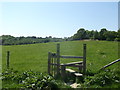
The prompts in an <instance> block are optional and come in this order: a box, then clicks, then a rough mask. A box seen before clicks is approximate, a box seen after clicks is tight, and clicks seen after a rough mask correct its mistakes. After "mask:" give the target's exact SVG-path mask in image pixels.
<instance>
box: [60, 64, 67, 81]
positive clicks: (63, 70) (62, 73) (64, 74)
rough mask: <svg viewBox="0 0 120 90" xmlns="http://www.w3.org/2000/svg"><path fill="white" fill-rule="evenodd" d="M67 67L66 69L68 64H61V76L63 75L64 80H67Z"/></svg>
mask: <svg viewBox="0 0 120 90" xmlns="http://www.w3.org/2000/svg"><path fill="white" fill-rule="evenodd" d="M65 69H66V66H65V65H61V76H62V79H63V80H64V81H66V71H65Z"/></svg>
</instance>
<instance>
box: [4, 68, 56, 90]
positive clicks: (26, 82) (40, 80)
mask: <svg viewBox="0 0 120 90" xmlns="http://www.w3.org/2000/svg"><path fill="white" fill-rule="evenodd" d="M2 80H3V81H6V82H10V81H12V82H11V83H10V84H11V85H16V84H17V86H16V87H15V88H29V89H48V88H50V89H52V88H54V89H56V88H58V85H57V83H56V81H55V80H54V78H53V77H51V76H49V75H46V74H43V73H40V72H33V71H31V70H29V71H25V72H23V73H22V74H19V73H18V72H17V71H14V70H13V69H7V70H5V71H4V72H3V73H2ZM3 88H6V87H3Z"/></svg>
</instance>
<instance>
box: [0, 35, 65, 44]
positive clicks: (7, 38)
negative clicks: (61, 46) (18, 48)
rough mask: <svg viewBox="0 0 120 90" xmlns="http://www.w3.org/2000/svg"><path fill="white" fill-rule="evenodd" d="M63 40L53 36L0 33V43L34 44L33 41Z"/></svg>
mask: <svg viewBox="0 0 120 90" xmlns="http://www.w3.org/2000/svg"><path fill="white" fill-rule="evenodd" d="M61 41H63V39H62V38H55V37H53V38H52V36H49V37H45V38H42V37H36V36H29V37H24V36H21V37H14V36H11V35H2V36H0V45H22V44H35V43H47V42H61Z"/></svg>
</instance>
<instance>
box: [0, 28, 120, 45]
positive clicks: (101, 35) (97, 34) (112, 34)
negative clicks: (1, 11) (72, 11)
mask: <svg viewBox="0 0 120 90" xmlns="http://www.w3.org/2000/svg"><path fill="white" fill-rule="evenodd" d="M85 39H90V40H107V41H120V29H119V30H118V32H117V31H110V30H107V29H106V28H102V29H101V30H100V31H97V30H91V31H90V30H85V29H84V28H80V29H79V30H78V31H77V33H75V34H74V35H73V36H71V37H64V38H56V37H52V36H49V37H45V38H42V37H36V36H28V37H24V36H21V37H14V36H11V35H2V36H0V45H22V44H35V43H47V42H61V41H74V40H85Z"/></svg>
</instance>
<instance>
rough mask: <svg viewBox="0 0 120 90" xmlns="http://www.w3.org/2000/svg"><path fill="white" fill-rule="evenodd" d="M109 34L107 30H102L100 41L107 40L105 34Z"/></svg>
mask: <svg viewBox="0 0 120 90" xmlns="http://www.w3.org/2000/svg"><path fill="white" fill-rule="evenodd" d="M106 32H107V29H106V28H102V29H101V30H100V32H99V39H100V40H106V37H105V33H106Z"/></svg>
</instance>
